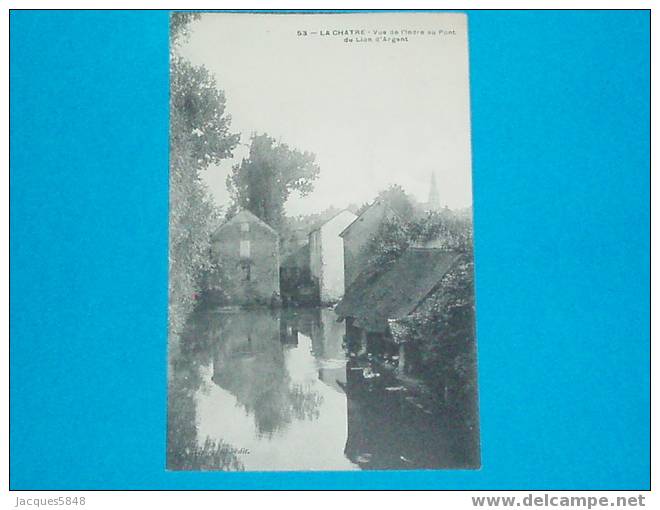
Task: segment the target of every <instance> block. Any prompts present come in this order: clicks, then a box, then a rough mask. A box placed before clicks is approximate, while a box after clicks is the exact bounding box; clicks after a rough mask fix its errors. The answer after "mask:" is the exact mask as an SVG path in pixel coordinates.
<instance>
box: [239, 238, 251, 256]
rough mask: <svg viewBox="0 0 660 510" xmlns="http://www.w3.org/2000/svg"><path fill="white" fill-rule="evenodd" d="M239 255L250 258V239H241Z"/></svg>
mask: <svg viewBox="0 0 660 510" xmlns="http://www.w3.org/2000/svg"><path fill="white" fill-rule="evenodd" d="M241 257H242V258H246V259H249V258H250V241H241Z"/></svg>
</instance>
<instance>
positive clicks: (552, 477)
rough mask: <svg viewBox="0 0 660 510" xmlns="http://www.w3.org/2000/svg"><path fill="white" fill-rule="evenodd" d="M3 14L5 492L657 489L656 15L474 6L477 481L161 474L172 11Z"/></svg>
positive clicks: (472, 477) (431, 475) (437, 476)
mask: <svg viewBox="0 0 660 510" xmlns="http://www.w3.org/2000/svg"><path fill="white" fill-rule="evenodd" d="M10 20H11V27H10V28H11V35H10V42H11V49H10V54H11V79H10V92H11V109H10V116H11V143H10V149H11V157H10V164H11V172H10V184H11V218H10V228H11V231H10V232H11V234H10V238H11V245H10V256H11V262H10V271H11V290H10V299H11V304H10V319H11V324H10V335H11V362H10V363H11V374H10V384H11V389H10V397H11V404H10V407H11V422H10V425H11V460H10V470H11V488H12V489H183V488H186V489H192V488H205V489H213V488H218V489H220V488H442V489H459V488H461V489H473V488H478V489H486V488H488V489H573V488H578V489H648V488H649V486H650V475H649V469H650V454H649V452H650V424H649V421H650V416H649V412H650V409H649V408H650V401H649V386H650V378H649V355H650V353H649V349H650V332H649V324H650V316H649V313H650V312H649V306H650V296H649V293H650V283H649V281H650V244H649V243H650V233H649V229H650V167H649V165H650V159H649V158H650V156H649V151H650V145H649V144H650V142H649V130H650V117H649V106H650V91H649V80H650V75H649V73H650V71H649V65H650V62H649V44H650V27H649V25H650V15H649V13H647V12H621V11H618V12H487V11H480V12H471V13H470V14H469V26H470V34H469V35H470V66H471V87H472V91H471V94H472V129H473V151H474V155H473V161H474V203H475V208H474V211H475V233H476V267H477V307H478V308H477V315H478V343H479V369H480V381H479V383H480V400H481V424H482V442H483V468H482V469H481V470H480V471H477V472H466V471H453V472H452V471H447V472H391V473H374V472H371V473H366V472H365V473H282V474H264V473H250V474H228V473H225V474H223V473H170V472H166V471H165V470H164V465H165V418H166V409H165V406H166V394H165V389H166V340H167V338H166V324H167V316H166V314H167V224H168V170H167V168H168V140H167V137H168V49H167V48H168V15H167V13H166V12H160V11H154V12H98V11H97V12H94V11H90V12H58V11H42V12H28V11H14V12H12V13H11V18H10ZM220 51H221V50H220Z"/></svg>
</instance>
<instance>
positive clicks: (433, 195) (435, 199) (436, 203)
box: [428, 172, 440, 211]
mask: <svg viewBox="0 0 660 510" xmlns="http://www.w3.org/2000/svg"><path fill="white" fill-rule="evenodd" d="M428 208H429V209H430V210H432V211H435V210H437V209H440V194H439V193H438V185H437V184H436V182H435V172H432V173H431V189H430V190H429V201H428Z"/></svg>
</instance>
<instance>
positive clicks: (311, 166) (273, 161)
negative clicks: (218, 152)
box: [227, 134, 319, 230]
mask: <svg viewBox="0 0 660 510" xmlns="http://www.w3.org/2000/svg"><path fill="white" fill-rule="evenodd" d="M315 159H316V156H315V155H314V154H312V153H311V152H307V151H305V152H300V151H298V150H296V149H293V148H291V147H289V146H288V145H287V144H285V143H281V142H277V141H276V140H275V139H274V138H271V137H270V136H268V135H267V134H261V135H256V134H255V135H253V136H252V138H251V140H250V153H249V155H248V157H247V158H244V159H243V160H242V161H241V163H240V164H239V165H234V167H233V168H232V173H231V174H230V175H229V176H228V177H227V189H228V190H229V193H230V195H231V197H232V200H233V204H232V209H231V210H230V215H231V214H232V213H234V212H235V211H236V210H237V209H238V208H244V209H248V210H249V211H251V212H252V213H254V214H255V215H256V216H257V217H259V218H261V219H262V220H263V221H265V222H266V223H268V224H269V225H270V226H271V227H273V228H275V229H276V230H279V229H280V227H281V226H282V223H283V220H284V204H285V203H286V201H287V199H288V198H289V195H290V194H291V193H292V192H294V191H297V192H298V193H299V194H300V196H306V195H307V194H309V193H310V192H311V191H312V190H313V189H314V184H313V183H314V181H315V180H316V179H317V178H318V175H319V167H318V165H317V164H316V163H315Z"/></svg>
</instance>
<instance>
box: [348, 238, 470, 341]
mask: <svg viewBox="0 0 660 510" xmlns="http://www.w3.org/2000/svg"><path fill="white" fill-rule="evenodd" d="M460 257H461V254H460V253H458V252H455V251H447V250H439V249H428V248H409V249H408V250H407V251H406V252H405V253H404V254H403V255H401V257H400V258H399V259H398V260H397V261H396V262H395V263H394V264H393V265H392V267H391V268H390V269H388V270H387V271H385V272H384V273H382V274H379V275H373V274H372V275H367V274H360V275H359V276H358V278H357V279H356V280H355V282H353V284H352V285H351V286H350V287H349V288H348V290H347V291H346V294H345V295H344V299H342V300H341V301H340V302H339V304H338V305H337V306H336V307H335V312H336V313H337V314H338V315H339V316H340V317H342V318H345V317H353V318H354V319H355V325H356V326H358V327H360V328H362V329H365V330H367V331H372V332H377V333H382V332H384V331H385V330H386V328H387V320H388V319H402V318H403V317H405V316H407V315H409V314H410V313H412V312H414V311H415V309H416V308H417V307H418V306H419V305H420V304H421V303H422V302H423V301H424V300H425V299H426V298H427V297H428V295H429V294H430V293H431V292H432V291H433V290H434V289H435V288H436V287H437V286H438V284H439V283H440V282H441V281H442V279H443V277H444V276H445V275H446V274H447V272H448V271H449V270H450V269H451V268H452V267H453V265H454V264H455V263H456V261H457V260H458V259H459V258H460Z"/></svg>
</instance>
